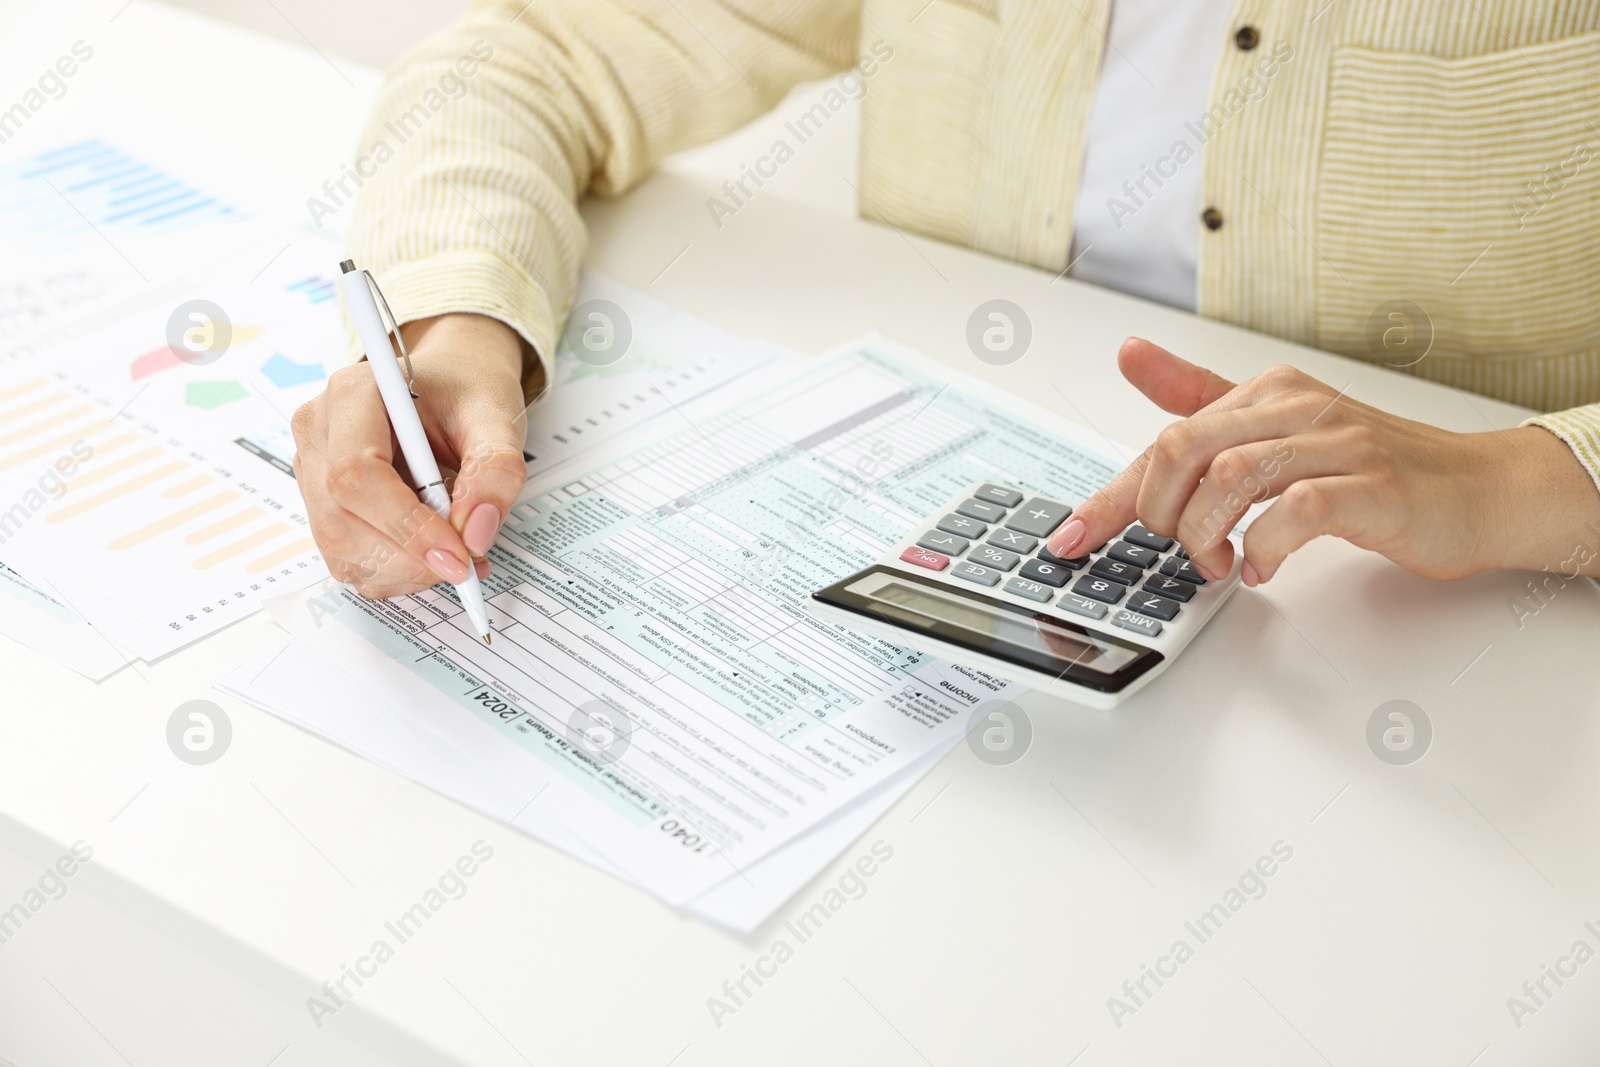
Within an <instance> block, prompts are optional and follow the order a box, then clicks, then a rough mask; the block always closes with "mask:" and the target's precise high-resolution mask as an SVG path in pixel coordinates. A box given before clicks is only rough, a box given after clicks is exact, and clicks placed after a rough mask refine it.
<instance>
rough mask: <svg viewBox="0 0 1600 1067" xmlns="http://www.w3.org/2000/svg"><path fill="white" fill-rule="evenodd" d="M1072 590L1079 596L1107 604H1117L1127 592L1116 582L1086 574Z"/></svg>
mask: <svg viewBox="0 0 1600 1067" xmlns="http://www.w3.org/2000/svg"><path fill="white" fill-rule="evenodd" d="M1072 591H1073V592H1074V593H1077V594H1078V595H1079V596H1086V597H1088V598H1089V599H1091V600H1101V601H1104V602H1105V603H1107V604H1115V603H1116V602H1117V601H1119V600H1121V599H1122V594H1123V593H1125V592H1127V590H1125V589H1124V588H1123V587H1122V586H1120V585H1118V584H1117V583H1115V582H1108V581H1106V580H1105V579H1104V578H1094V577H1091V576H1089V575H1084V576H1083V577H1082V578H1079V579H1078V580H1077V582H1076V583H1074V584H1073V586H1072Z"/></svg>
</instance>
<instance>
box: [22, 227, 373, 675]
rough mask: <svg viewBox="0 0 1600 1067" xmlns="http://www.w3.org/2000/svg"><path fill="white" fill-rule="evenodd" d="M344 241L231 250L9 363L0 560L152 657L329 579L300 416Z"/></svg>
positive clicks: (318, 364)
mask: <svg viewBox="0 0 1600 1067" xmlns="http://www.w3.org/2000/svg"><path fill="white" fill-rule="evenodd" d="M336 247H337V246H336V245H334V244H333V243H332V242H331V241H327V240H323V241H314V240H312V239H309V238H307V239H304V240H302V241H301V243H299V244H297V245H295V246H294V247H291V248H290V249H288V250H287V251H284V252H282V254H281V255H278V256H277V257H276V258H274V259H273V260H272V261H271V263H270V264H268V265H267V266H265V267H262V266H261V265H260V264H261V263H262V262H264V261H265V258H266V256H265V255H264V254H261V253H256V254H253V255H248V256H246V257H244V258H241V259H235V260H234V261H233V263H232V266H231V268H229V269H227V270H219V272H218V274H219V277H218V278H217V279H216V280H213V281H210V282H207V283H205V284H195V285H193V286H192V287H186V288H184V289H183V290H182V293H181V295H180V296H179V297H175V298H173V299H171V300H170V301H162V302H159V303H156V304H153V305H151V306H148V307H146V308H144V309H141V310H139V311H136V312H133V313H131V314H129V315H126V316H124V317H121V318H118V319H116V320H115V321H113V322H111V323H109V324H107V325H104V326H101V327H99V328H96V329H93V330H90V331H88V332H86V333H83V334H80V335H78V336H75V337H73V338H71V339H69V340H66V341H62V342H59V343H57V344H55V345H53V346H51V347H49V348H47V349H42V350H40V351H37V352H30V353H26V354H23V355H20V356H17V357H15V358H13V359H12V360H10V361H9V362H8V363H7V364H6V365H5V366H4V367H3V368H0V559H3V560H4V562H5V563H6V564H7V565H8V566H10V567H11V568H12V569H14V570H16V571H18V572H19V573H21V574H22V576H23V577H24V578H27V579H29V580H30V581H32V582H34V583H35V584H36V585H39V586H40V587H42V588H45V589H47V590H48V591H50V592H51V593H52V594H54V595H55V596H56V598H57V599H58V600H61V601H62V602H64V603H65V604H66V605H67V607H68V608H69V609H71V610H72V611H73V612H74V613H75V614H77V615H80V616H82V617H83V618H85V619H87V620H88V621H89V622H90V623H92V624H93V625H94V626H95V628H96V629H97V630H98V631H99V632H100V633H101V634H103V635H105V636H106V637H107V638H108V639H110V640H111V641H112V642H113V643H114V644H116V645H117V646H118V647H119V648H122V649H125V650H127V651H128V652H130V653H131V654H132V655H135V656H138V657H140V658H143V659H155V658H157V657H159V656H161V655H164V654H165V653H167V652H171V651H172V650H174V649H176V648H179V647H181V646H183V645H185V644H188V643H189V642H191V641H194V640H196V639H198V638H200V637H203V636H205V635H206V634H209V633H212V632H214V631H215V630H217V629H219V628H221V627H223V626H226V625H228V624H229V623H231V622H234V621H236V620H238V619H240V618H242V617H244V616H245V615H248V614H250V613H251V612H254V611H255V610H257V608H258V607H259V603H260V599H261V597H262V596H264V595H267V594H270V593H276V592H282V591H286V590H289V589H294V588H298V587H300V586H303V585H305V584H307V583H309V582H314V581H317V580H318V579H320V578H322V577H325V576H326V574H327V571H326V569H325V568H324V567H323V566H322V563H321V557H320V556H319V555H318V553H317V549H316V545H315V543H314V541H313V540H312V537H311V532H310V527H309V524H308V522H307V519H306V516H305V513H304V507H303V506H302V503H301V499H300V494H299V490H298V487H297V486H296V484H295V480H294V474H293V470H292V466H291V464H292V461H293V457H294V445H293V440H292V438H291V436H290V432H289V418H290V416H291V415H292V413H293V412H294V409H295V408H296V407H298V406H299V405H300V404H302V403H304V402H305V401H307V400H309V399H311V398H312V397H314V396H315V395H316V394H317V393H319V392H320V391H321V390H322V388H323V386H324V385H325V383H326V380H327V375H328V373H329V371H330V370H332V369H333V368H334V367H336V366H337V365H338V363H337V362H336V361H339V360H342V358H343V351H344V344H345V341H344V331H343V329H342V326H341V324H340V321H339V314H338V310H337V305H336V304H335V302H334V301H333V300H332V299H331V296H330V294H331V289H330V287H329V284H328V283H329V277H328V275H329V271H330V270H331V268H332V264H333V263H334V262H336V259H335V257H336V256H337V251H336ZM196 300H204V301H206V302H208V304H209V306H208V307H201V306H199V305H192V304H190V303H189V302H190V301H196ZM191 307H193V308H195V309H196V310H193V311H192V312H185V311H181V310H180V309H185V308H191ZM175 311H178V312H179V314H178V319H179V326H180V328H181V330H182V331H184V332H187V331H195V333H194V335H193V338H194V340H193V341H192V342H191V343H194V344H195V345H196V347H197V348H198V349H199V350H200V351H201V352H202V355H200V356H199V357H194V356H192V354H191V353H190V352H189V350H188V349H184V350H183V351H182V352H180V351H179V350H177V349H174V348H173V347H172V341H171V329H172V327H171V323H172V320H173V318H174V313H175ZM207 337H209V338H210V340H209V341H203V340H202V339H203V338H207ZM224 338H226V339H227V341H226V343H225V344H224V343H223V339H224ZM207 346H209V348H210V350H209V352H208V351H206V347H207Z"/></svg>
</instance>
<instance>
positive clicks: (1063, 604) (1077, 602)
mask: <svg viewBox="0 0 1600 1067" xmlns="http://www.w3.org/2000/svg"><path fill="white" fill-rule="evenodd" d="M1056 607H1058V608H1062V609H1064V610H1066V611H1070V612H1072V613H1074V614H1076V615H1087V616H1089V618H1091V619H1103V618H1105V617H1106V612H1107V611H1108V610H1109V609H1108V608H1107V607H1106V606H1105V605H1104V604H1102V603H1100V601H1098V600H1090V599H1088V598H1087V597H1081V596H1079V595H1078V594H1077V593H1062V594H1061V599H1060V600H1058V601H1056Z"/></svg>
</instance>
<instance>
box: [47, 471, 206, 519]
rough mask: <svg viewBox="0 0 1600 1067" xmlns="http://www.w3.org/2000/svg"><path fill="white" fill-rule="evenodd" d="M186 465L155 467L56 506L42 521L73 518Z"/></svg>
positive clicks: (156, 480) (157, 480) (158, 479)
mask: <svg viewBox="0 0 1600 1067" xmlns="http://www.w3.org/2000/svg"><path fill="white" fill-rule="evenodd" d="M187 466H188V464H187V463H184V462H183V461H181V460H178V461H175V462H172V463H168V464H166V465H164V466H161V467H157V468H156V469H155V470H153V471H150V472H149V473H147V474H141V475H140V476H139V477H137V478H134V479H132V480H130V481H126V482H123V483H122V484H121V485H117V486H112V487H111V488H110V489H104V490H102V491H100V492H98V493H96V494H95V495H94V496H89V497H84V498H83V499H82V500H80V501H78V502H77V503H76V504H68V505H67V506H66V507H64V508H57V509H56V510H55V511H52V512H51V513H50V514H48V515H46V516H45V517H44V521H45V522H66V521H67V520H68V519H75V518H77V517H78V516H79V515H82V514H83V513H84V512H86V511H91V510H93V509H95V508H97V507H99V506H100V505H101V504H109V503H111V501H113V500H118V499H120V498H122V497H125V496H127V495H128V494H129V493H132V492H135V491H137V490H139V489H143V488H144V487H145V486H147V485H152V484H154V483H156V482H159V481H160V480H161V479H163V478H165V477H167V476H168V475H172V474H177V473H178V472H179V471H181V470H183V469H184V468H185V467H187Z"/></svg>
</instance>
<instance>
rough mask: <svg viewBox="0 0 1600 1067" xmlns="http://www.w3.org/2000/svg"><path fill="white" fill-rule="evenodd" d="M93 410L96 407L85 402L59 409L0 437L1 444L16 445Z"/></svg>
mask: <svg viewBox="0 0 1600 1067" xmlns="http://www.w3.org/2000/svg"><path fill="white" fill-rule="evenodd" d="M93 410H94V408H92V407H90V406H89V405H88V404H83V405H81V406H79V407H75V408H68V409H67V410H66V411H58V412H56V413H55V414H54V415H52V416H50V417H49V418H48V419H45V420H44V421H43V422H36V423H34V424H33V425H32V426H24V427H23V428H22V429H20V430H17V431H16V432H15V433H8V434H6V435H5V436H4V437H0V445H14V444H16V443H17V442H18V441H26V440H27V439H28V438H30V437H33V436H34V435H36V434H41V433H44V432H45V431H46V430H50V429H54V428H55V427H57V426H60V425H61V424H62V423H64V422H71V421H72V420H73V419H77V418H81V417H83V416H84V415H87V414H89V413H90V412H91V411H93Z"/></svg>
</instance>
